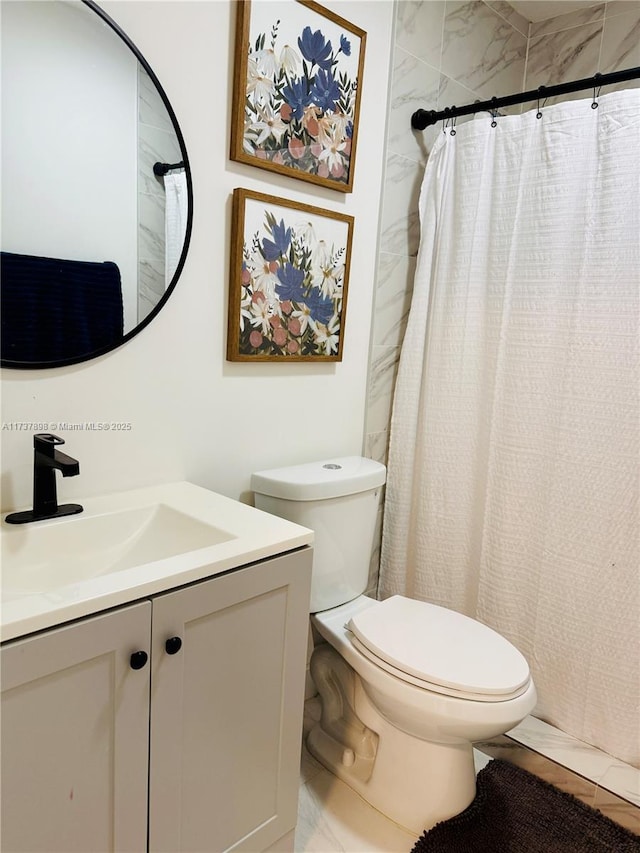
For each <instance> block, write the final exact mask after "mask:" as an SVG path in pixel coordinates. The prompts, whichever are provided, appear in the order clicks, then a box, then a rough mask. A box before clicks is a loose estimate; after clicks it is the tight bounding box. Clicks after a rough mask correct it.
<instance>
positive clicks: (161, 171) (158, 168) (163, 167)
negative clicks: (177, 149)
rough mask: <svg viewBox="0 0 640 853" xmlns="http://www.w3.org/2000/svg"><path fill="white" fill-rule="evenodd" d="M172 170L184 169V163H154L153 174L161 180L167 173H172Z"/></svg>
mask: <svg viewBox="0 0 640 853" xmlns="http://www.w3.org/2000/svg"><path fill="white" fill-rule="evenodd" d="M172 169H184V163H154V164H153V174H154V175H157V176H158V177H159V178H162V177H163V176H164V175H166V174H167V172H170V171H171V170H172Z"/></svg>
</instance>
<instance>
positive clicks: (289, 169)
mask: <svg viewBox="0 0 640 853" xmlns="http://www.w3.org/2000/svg"><path fill="white" fill-rule="evenodd" d="M236 6H237V21H236V46H235V66H234V68H235V71H234V82H233V114H232V120H231V155H230V156H231V159H232V160H236V161H238V162H240V163H248V164H249V165H252V166H257V167H258V168H261V169H269V170H271V171H274V172H278V173H279V174H282V175H289V176H290V177H293V178H298V179H300V180H303V181H311V182H313V183H316V184H320V185H321V186H324V187H329V188H330V189H334V190H338V191H340V192H345V193H348V192H351V191H352V189H353V180H354V172H355V157H356V145H357V138H358V121H359V116H360V100H361V98H360V92H361V90H362V75H363V69H364V54H365V45H366V33H365V31H364V30H362V29H360V28H359V27H357V26H355V25H354V24H351V23H349V22H348V21H346V20H345V19H344V18H341V17H339V16H338V15H336V14H335V13H333V12H330V11H329V10H328V9H325V8H323V7H322V6H320V5H319V4H318V3H315V2H313V0H269V2H255V3H251V2H250V0H238V2H237V4H236Z"/></svg>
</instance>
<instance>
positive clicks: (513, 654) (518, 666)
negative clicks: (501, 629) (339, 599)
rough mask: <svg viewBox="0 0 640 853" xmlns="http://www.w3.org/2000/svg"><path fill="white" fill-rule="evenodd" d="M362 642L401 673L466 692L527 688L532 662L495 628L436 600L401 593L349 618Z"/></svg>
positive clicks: (498, 693)
mask: <svg viewBox="0 0 640 853" xmlns="http://www.w3.org/2000/svg"><path fill="white" fill-rule="evenodd" d="M347 627H348V628H349V630H350V631H352V633H353V634H354V635H355V637H356V638H357V640H359V642H360V644H362V646H364V647H365V648H366V649H368V650H370V651H371V652H372V653H373V654H374V655H376V656H377V657H378V658H380V659H381V660H382V661H384V662H386V663H387V664H389V665H390V666H392V667H393V668H394V670H395V673H396V674H397V675H398V676H399V677H402V676H403V673H404V674H406V675H408V676H409V678H408V679H407V680H409V681H411V682H412V683H415V681H414V680H415V679H418V680H419V681H422V682H427V685H426V686H428V685H429V684H433V685H435V686H440V687H444V688H446V689H449V690H453V691H456V692H459V693H461V694H465V695H476V694H477V695H480V696H486V697H487V698H489V697H491V698H494V699H496V700H498V699H500V698H508V697H509V695H513V694H515V693H517V692H519V691H521V690H522V689H523V688H524V687H526V685H527V684H528V682H529V678H530V673H529V666H528V664H527V662H526V660H525V659H524V657H523V656H522V655H521V654H520V652H519V651H518V650H517V649H516V648H515V646H512V645H511V643H510V642H509V641H508V640H506V639H505V638H504V637H502V636H501V635H500V634H498V633H497V632H496V631H493V630H492V629H491V628H489V627H487V626H486V625H483V624H482V623H481V622H477V621H476V620H475V619H470V618H469V617H468V616H463V615H462V614H461V613H456V612H455V611H454V610H448V609H447V608H444V607H438V606H437V605H436V604H428V603H427V602H425V601H415V600H414V599H411V598H405V597H404V596H401V595H395V596H392V597H391V598H387V599H386V600H385V601H381V602H379V603H378V604H376V605H375V606H373V607H369V608H367V609H366V610H363V611H362V612H360V613H357V614H356V615H355V616H353V617H352V618H351V619H350V620H349V623H348V626H347Z"/></svg>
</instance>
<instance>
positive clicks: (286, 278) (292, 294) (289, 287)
mask: <svg viewBox="0 0 640 853" xmlns="http://www.w3.org/2000/svg"><path fill="white" fill-rule="evenodd" d="M276 275H277V276H278V278H279V279H280V284H276V291H277V293H278V298H279V299H280V300H281V301H282V302H300V301H302V299H303V295H302V287H301V285H302V282H303V280H304V273H303V272H302V270H299V269H297V267H294V266H293V264H289V263H286V264H285V265H284V266H282V267H280V269H279V270H278V272H277V273H276Z"/></svg>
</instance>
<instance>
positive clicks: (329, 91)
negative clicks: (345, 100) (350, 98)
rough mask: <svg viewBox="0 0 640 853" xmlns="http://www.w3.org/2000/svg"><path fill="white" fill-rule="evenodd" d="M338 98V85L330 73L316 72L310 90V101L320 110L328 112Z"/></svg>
mask: <svg viewBox="0 0 640 853" xmlns="http://www.w3.org/2000/svg"><path fill="white" fill-rule="evenodd" d="M339 98H340V89H339V88H338V84H337V83H336V81H335V80H334V79H333V77H332V76H331V72H330V71H322V70H321V71H318V73H317V75H316V79H315V81H314V83H313V89H312V90H311V100H312V101H313V103H314V104H316V105H317V106H318V107H320V109H321V110H326V111H330V110H332V109H333V108H334V107H335V105H336V101H337V100H338V99H339Z"/></svg>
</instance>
